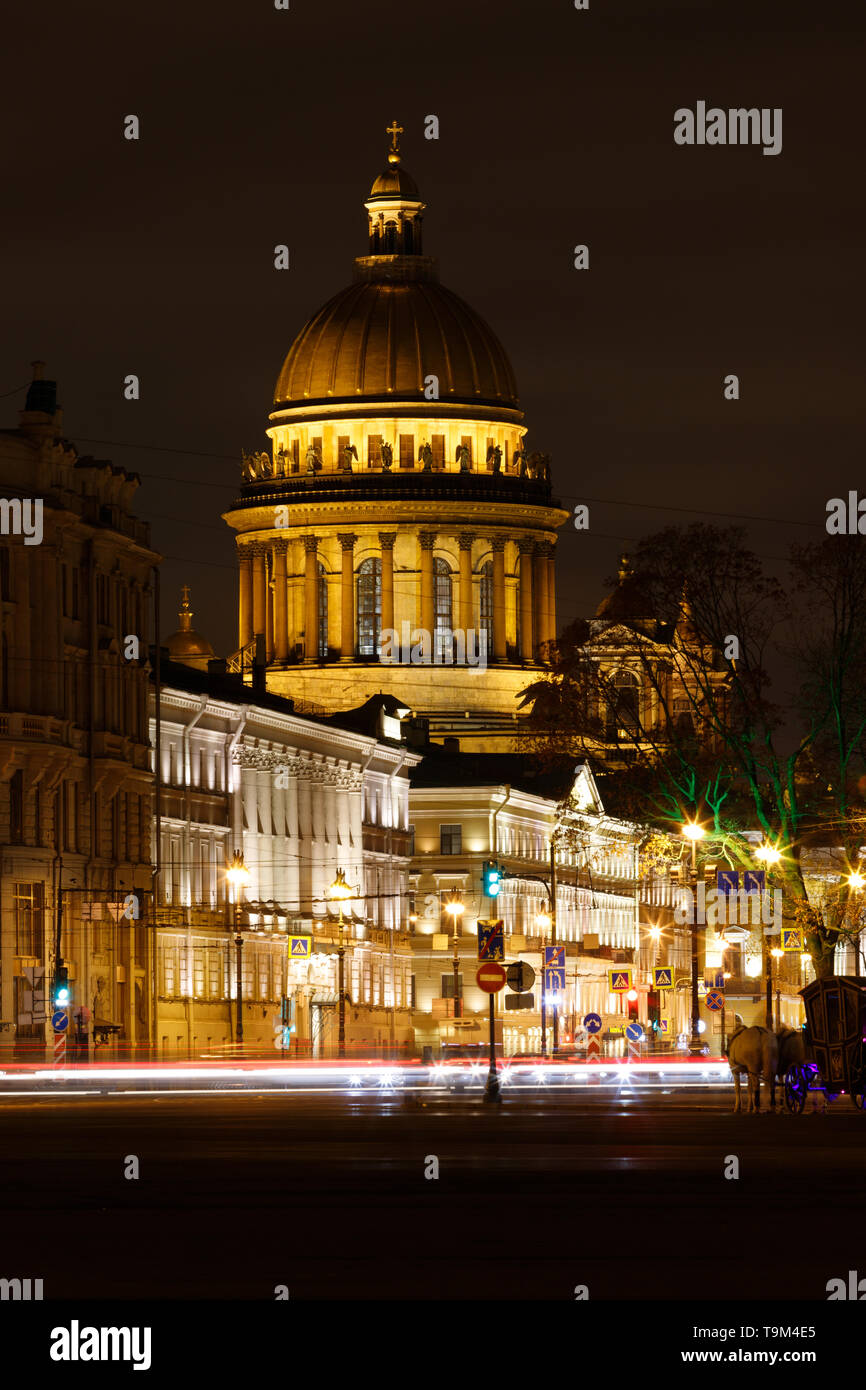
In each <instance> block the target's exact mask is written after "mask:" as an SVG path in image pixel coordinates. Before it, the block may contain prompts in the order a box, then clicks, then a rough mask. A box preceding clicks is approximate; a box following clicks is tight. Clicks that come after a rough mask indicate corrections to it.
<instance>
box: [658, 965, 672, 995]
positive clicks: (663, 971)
mask: <svg viewBox="0 0 866 1390" xmlns="http://www.w3.org/2000/svg"><path fill="white" fill-rule="evenodd" d="M673 987H674V970H673V966H672V965H657V966H656V967H655V969H654V970H653V989H673Z"/></svg>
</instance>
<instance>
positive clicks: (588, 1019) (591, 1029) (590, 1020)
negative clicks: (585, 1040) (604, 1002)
mask: <svg viewBox="0 0 866 1390" xmlns="http://www.w3.org/2000/svg"><path fill="white" fill-rule="evenodd" d="M583 1026H584V1028H585V1029H586V1031H587V1033H600V1032H601V1028H602V1023H601V1015H600V1014H584V1017H583Z"/></svg>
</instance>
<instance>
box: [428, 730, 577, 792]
mask: <svg viewBox="0 0 866 1390" xmlns="http://www.w3.org/2000/svg"><path fill="white" fill-rule="evenodd" d="M409 780H410V785H411V786H412V787H413V788H422V787H454V786H457V787H470V786H471V787H500V786H510V787H515V788H517V790H518V791H522V792H528V793H529V794H530V795H531V796H541V797H545V798H546V799H547V800H549V801H561V800H562V798H563V797H564V796H566V795H567V794H568V793H569V792H570V791H571V788H572V787H573V785H574V759H573V758H568V759H565V760H563V762H562V763H561V764H558V765H557V766H556V767H554V768H553V769H550V768H544V769H542V768H540V767H539V765H538V759H537V758H536V757H535V756H533V755H532V754H530V753H452V752H450V751H449V750H447V749H440V748H439V747H438V745H435V744H434V745H431V747H430V748H429V749H428V750H427V751H426V753H425V756H424V759H423V761H422V762H420V763H419V764H418V766H417V767H416V768H413V770H412V773H411V776H410V779H409Z"/></svg>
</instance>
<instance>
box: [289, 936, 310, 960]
mask: <svg viewBox="0 0 866 1390" xmlns="http://www.w3.org/2000/svg"><path fill="white" fill-rule="evenodd" d="M286 940H287V941H288V943H289V955H290V956H301V957H307V956H309V954H310V947H311V946H312V944H313V938H312V937H311V936H288V937H286Z"/></svg>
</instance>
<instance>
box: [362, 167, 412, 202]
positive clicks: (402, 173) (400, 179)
mask: <svg viewBox="0 0 866 1390" xmlns="http://www.w3.org/2000/svg"><path fill="white" fill-rule="evenodd" d="M374 198H407V199H408V200H409V201H410V202H420V201H421V194H420V193H419V192H418V185H417V184H416V182H415V180H414V179H413V177H412V175H411V174H410V173H409V172H408V171H407V170H406V169H404V168H402V166H401V165H399V164H391V165H389V166H388V168H387V169H386V170H385V171H384V173H381V174H380V175H379V177H378V178H377V180H376V182H375V183H374V184H373V187H372V188H371V189H370V196H369V198H368V199H367V201H368V202H372V201H373V199H374Z"/></svg>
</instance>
